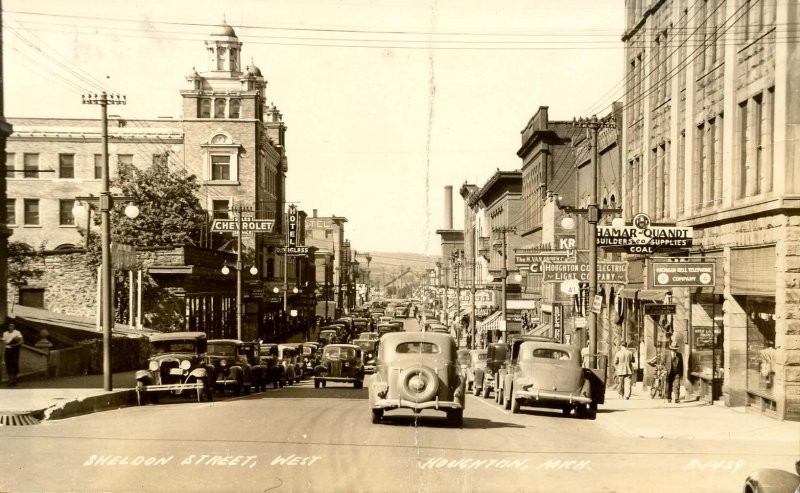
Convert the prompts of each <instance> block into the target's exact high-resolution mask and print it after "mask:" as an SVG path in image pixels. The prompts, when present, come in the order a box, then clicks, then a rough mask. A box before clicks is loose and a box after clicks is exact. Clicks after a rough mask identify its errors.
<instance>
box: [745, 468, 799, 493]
mask: <svg viewBox="0 0 800 493" xmlns="http://www.w3.org/2000/svg"><path fill="white" fill-rule="evenodd" d="M794 470H795V473H796V474H793V473H791V472H789V471H784V470H783V469H759V470H757V471H755V472H753V473H751V474H749V475H748V476H747V479H746V480H745V483H744V493H796V492H797V491H800V460H798V461H797V462H795V463H794Z"/></svg>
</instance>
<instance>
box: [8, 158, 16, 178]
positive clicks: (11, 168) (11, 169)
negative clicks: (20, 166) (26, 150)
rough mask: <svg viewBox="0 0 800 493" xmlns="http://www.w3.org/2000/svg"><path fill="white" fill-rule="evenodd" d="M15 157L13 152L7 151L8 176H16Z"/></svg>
mask: <svg viewBox="0 0 800 493" xmlns="http://www.w3.org/2000/svg"><path fill="white" fill-rule="evenodd" d="M14 157H15V156H14V153H13V152H7V153H6V178H14V177H16V173H15V172H14Z"/></svg>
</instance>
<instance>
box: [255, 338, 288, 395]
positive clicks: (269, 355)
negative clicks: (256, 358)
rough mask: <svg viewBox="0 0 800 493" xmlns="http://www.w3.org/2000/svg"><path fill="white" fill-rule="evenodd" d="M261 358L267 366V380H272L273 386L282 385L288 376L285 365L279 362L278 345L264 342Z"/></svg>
mask: <svg viewBox="0 0 800 493" xmlns="http://www.w3.org/2000/svg"><path fill="white" fill-rule="evenodd" d="M260 359H261V363H262V364H264V365H266V367H267V373H266V381H267V382H272V387H273V388H276V389H277V388H278V387H282V386H283V381H284V380H285V379H286V377H285V369H284V368H283V365H281V364H280V363H279V362H278V345H277V344H262V345H261V356H260Z"/></svg>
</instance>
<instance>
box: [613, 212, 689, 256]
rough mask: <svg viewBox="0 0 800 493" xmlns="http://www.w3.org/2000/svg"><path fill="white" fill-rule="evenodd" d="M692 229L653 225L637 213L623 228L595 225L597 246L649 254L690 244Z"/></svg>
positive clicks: (645, 216) (685, 246)
mask: <svg viewBox="0 0 800 493" xmlns="http://www.w3.org/2000/svg"><path fill="white" fill-rule="evenodd" d="M693 237H694V235H693V229H692V228H691V227H678V226H653V225H651V224H650V218H649V217H648V216H647V214H637V215H636V216H634V218H633V224H631V225H629V226H627V225H626V226H625V227H623V228H615V227H613V226H598V227H597V246H599V247H604V248H612V249H623V250H625V251H627V252H628V253H640V254H651V253H655V251H656V250H665V249H667V250H672V249H681V248H684V249H685V248H689V247H691V246H692V238H693Z"/></svg>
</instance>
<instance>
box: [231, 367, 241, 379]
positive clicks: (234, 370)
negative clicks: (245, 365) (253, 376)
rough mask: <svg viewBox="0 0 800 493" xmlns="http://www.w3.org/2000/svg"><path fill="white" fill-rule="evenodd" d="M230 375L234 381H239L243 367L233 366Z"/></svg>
mask: <svg viewBox="0 0 800 493" xmlns="http://www.w3.org/2000/svg"><path fill="white" fill-rule="evenodd" d="M228 375H230V376H231V378H232V379H234V380H237V379H238V378H239V376H240V375H242V367H241V366H231V368H230V370H228Z"/></svg>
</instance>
